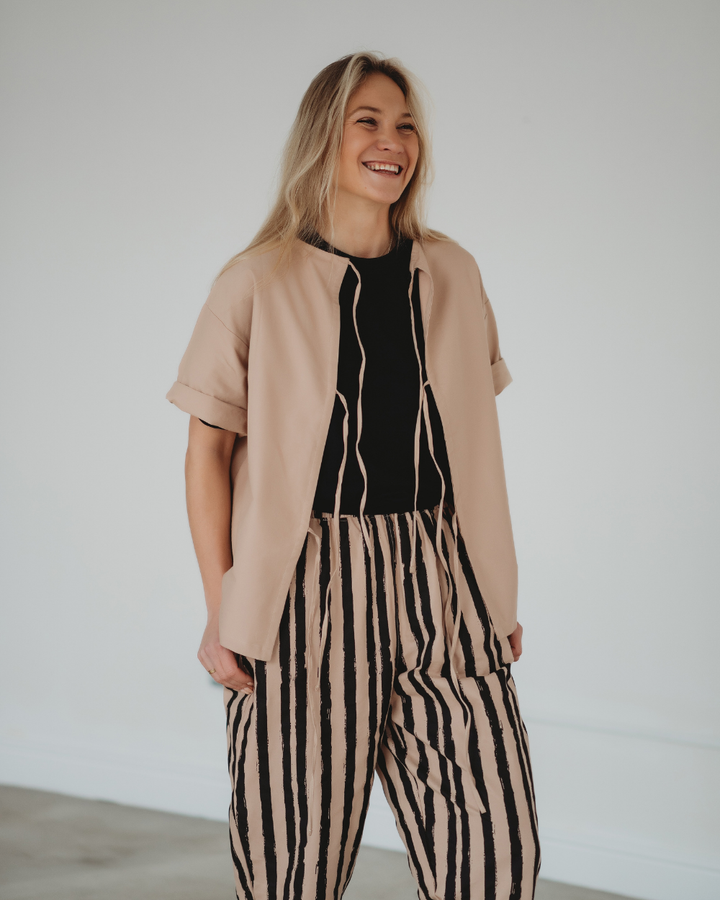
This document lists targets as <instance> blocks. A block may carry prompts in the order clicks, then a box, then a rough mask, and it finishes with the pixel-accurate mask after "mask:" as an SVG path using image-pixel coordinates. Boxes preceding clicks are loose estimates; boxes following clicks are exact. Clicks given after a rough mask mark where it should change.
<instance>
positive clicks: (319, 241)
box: [302, 234, 412, 265]
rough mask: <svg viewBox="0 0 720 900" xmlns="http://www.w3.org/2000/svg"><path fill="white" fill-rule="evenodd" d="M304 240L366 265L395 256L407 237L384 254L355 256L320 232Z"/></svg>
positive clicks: (333, 253)
mask: <svg viewBox="0 0 720 900" xmlns="http://www.w3.org/2000/svg"><path fill="white" fill-rule="evenodd" d="M302 240H303V241H304V242H305V243H306V244H309V245H310V246H311V247H316V248H317V249H318V250H322V251H323V252H324V253H329V254H331V255H332V256H343V257H345V258H346V259H350V260H352V261H353V263H359V264H360V265H366V264H373V263H380V262H383V261H384V260H388V259H391V258H392V257H394V256H395V254H397V253H399V252H400V251H401V250H402V249H403V246H404V244H405V241H406V240H407V239H406V238H400V240H399V241H398V243H397V244H396V245H395V246H394V247H392V248H391V249H390V250H389V251H388V252H387V253H385V254H383V255H382V256H353V255H352V253H346V252H345V250H340V249H338V248H337V247H333V246H332V244H328V242H327V241H326V240H324V239H323V238H321V237H320V235H319V234H315V235H313V236H311V237H308V238H302ZM409 243H410V244H412V241H409Z"/></svg>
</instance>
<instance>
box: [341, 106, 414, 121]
mask: <svg viewBox="0 0 720 900" xmlns="http://www.w3.org/2000/svg"><path fill="white" fill-rule="evenodd" d="M361 109H366V110H367V111H368V112H373V113H381V112H382V110H381V109H378V108H377V106H357V107H356V108H355V109H354V110H353V111H352V112H351V113H349V115H351V116H354V115H355V113H357V112H360V110H361ZM399 118H400V119H412V116H411V115H410V113H409V112H404V113H400V116H399Z"/></svg>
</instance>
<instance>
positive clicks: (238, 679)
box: [198, 644, 255, 694]
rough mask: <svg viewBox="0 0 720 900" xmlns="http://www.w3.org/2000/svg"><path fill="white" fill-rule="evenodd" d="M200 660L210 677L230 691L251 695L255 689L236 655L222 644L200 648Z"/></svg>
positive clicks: (250, 677)
mask: <svg viewBox="0 0 720 900" xmlns="http://www.w3.org/2000/svg"><path fill="white" fill-rule="evenodd" d="M198 659H199V660H200V662H201V663H202V664H203V666H204V667H205V668H206V669H207V671H208V672H209V673H210V676H211V677H212V678H213V679H214V680H215V681H217V683H218V684H222V685H224V686H225V687H227V688H230V690H233V691H242V692H243V693H245V694H251V693H252V691H253V688H254V686H255V685H254V684H253V679H252V676H251V675H249V674H248V673H247V672H246V671H245V670H244V669H243V668H242V667H241V666H239V665H238V663H237V660H236V659H235V654H234V653H233V652H232V650H228V648H227V647H223V646H222V645H221V644H207V645H205V646H203V647H201V648H200V650H199V652H198Z"/></svg>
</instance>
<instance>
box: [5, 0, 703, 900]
mask: <svg viewBox="0 0 720 900" xmlns="http://www.w3.org/2000/svg"><path fill="white" fill-rule="evenodd" d="M1 8H2V22H1V23H0V26H1V36H0V40H1V42H2V45H1V47H0V51H1V52H0V67H1V73H2V74H1V79H2V88H1V91H2V110H1V115H2V122H3V132H4V133H3V139H2V167H1V168H0V177H1V178H2V196H3V199H2V247H3V265H2V273H1V276H0V277H1V286H2V347H1V349H0V353H1V358H2V419H3V441H2V448H1V453H2V457H1V468H0V479H1V480H0V484H1V490H2V510H3V513H2V527H3V530H2V565H1V566H0V589H1V590H2V598H3V599H2V609H3V619H4V621H3V624H2V630H1V631H0V679H1V681H2V686H3V688H2V706H1V707H0V716H1V722H2V725H1V731H0V780H3V781H6V782H8V783H14V784H20V785H27V786H34V787H45V788H49V789H52V790H59V791H64V792H67V793H75V794H79V795H83V796H91V797H92V796H95V797H104V798H107V799H114V800H119V801H121V802H126V803H136V804H141V805H147V806H154V807H157V808H163V809H170V810H177V811H181V812H188V813H195V814H199V815H207V816H213V817H217V818H224V817H225V815H226V809H227V802H228V796H227V795H228V787H227V785H228V782H227V773H226V770H225V737H224V721H223V709H222V694H221V691H220V690H219V688H217V687H216V686H215V685H214V683H212V682H211V681H210V680H209V678H208V676H206V675H205V674H204V673H203V671H202V669H201V668H200V665H199V663H198V662H197V660H196V658H195V654H196V651H197V645H198V642H199V639H200V635H201V633H202V628H203V624H204V604H203V600H202V592H201V584H200V578H199V573H198V570H197V564H196V562H195V558H194V555H193V551H192V545H191V541H190V534H189V529H188V526H187V518H186V512H185V501H184V483H183V463H184V452H185V446H186V437H187V427H188V417H187V416H186V415H184V414H181V413H180V412H179V411H178V410H177V409H176V408H175V407H173V406H171V405H170V404H169V403H168V402H167V401H166V400H165V393H166V392H167V390H168V389H169V387H170V385H171V384H172V382H173V381H174V379H175V376H176V373H177V365H178V362H179V360H180V356H181V355H182V352H183V351H184V349H185V346H186V344H187V341H188V339H189V337H190V332H191V330H192V327H193V325H194V322H195V319H196V317H197V314H198V312H199V309H200V306H201V305H202V303H203V301H204V299H205V296H206V295H207V292H208V290H209V287H210V284H211V282H212V279H213V277H214V276H215V274H216V273H217V271H218V270H219V268H220V267H221V266H222V265H223V263H224V262H225V261H226V260H227V259H228V258H229V257H230V256H231V255H232V254H233V253H235V252H236V251H237V250H238V249H240V248H242V247H243V246H244V245H245V244H246V243H247V242H248V241H249V239H250V238H251V237H252V235H253V233H254V231H255V230H256V229H257V227H258V226H259V224H260V222H261V220H262V219H263V217H264V215H265V213H266V211H267V208H268V204H269V201H270V198H271V196H272V185H273V181H274V178H275V174H276V170H277V163H278V159H279V154H280V150H281V147H282V144H283V141H284V139H285V136H286V134H287V131H288V129H289V126H290V124H291V122H292V119H293V117H294V115H295V111H296V109H297V105H298V103H299V101H300V98H301V96H302V93H303V91H304V90H305V88H306V87H307V85H308V83H309V81H310V79H311V78H312V77H313V76H314V75H315V73H316V72H317V71H318V70H319V69H321V68H322V67H323V66H324V65H326V64H327V63H328V62H330V61H332V60H333V59H336V58H337V57H339V56H342V55H344V54H345V53H349V52H352V51H355V50H358V49H370V50H377V51H380V52H381V53H385V54H387V55H395V56H398V57H399V58H400V59H401V60H402V61H403V62H404V63H405V64H406V65H407V66H409V68H410V69H411V70H413V71H414V72H416V74H417V75H418V76H419V77H420V78H421V79H422V80H423V82H424V83H425V84H426V85H427V87H428V90H429V92H430V94H431V96H432V98H433V101H434V107H435V112H434V121H435V156H436V165H437V177H436V181H435V187H434V189H433V192H432V195H431V203H430V223H431V224H432V225H433V226H434V227H436V228H439V229H441V230H443V231H446V232H448V233H449V234H451V235H452V236H453V237H455V238H456V239H457V240H459V241H460V243H462V244H463V245H464V246H465V247H466V248H467V249H468V250H470V252H472V253H473V254H474V255H475V257H476V259H477V260H478V263H479V265H480V268H481V271H482V273H483V277H484V280H485V285H486V288H487V291H488V294H489V296H490V298H491V300H492V302H493V307H494V309H495V313H496V317H497V321H498V326H499V333H500V343H501V348H502V350H503V354H504V356H505V358H506V360H507V363H508V366H509V368H510V371H511V372H512V374H513V377H514V383H513V384H512V385H511V386H510V387H509V388H508V389H507V390H506V391H504V392H503V394H502V395H501V396H500V397H499V398H498V403H499V409H500V416H501V427H502V435H503V445H504V452H505V459H506V469H507V477H508V484H509V491H510V503H511V511H512V516H513V524H514V528H515V535H516V543H517V551H518V559H519V565H520V616H519V617H520V621H521V622H522V623H523V625H524V628H525V652H524V654H523V657H522V660H521V661H520V662H519V663H518V664H517V665H516V666H514V667H513V672H514V675H515V679H516V682H517V685H518V691H519V694H520V700H521V705H522V710H523V714H524V717H525V720H526V724H527V727H528V730H529V732H530V740H531V749H532V752H533V761H534V772H535V783H536V789H537V795H538V806H539V814H540V824H541V837H542V841H543V852H544V862H543V870H542V874H543V875H544V876H545V877H548V878H556V879H559V880H564V881H569V882H575V883H581V884H585V885H588V886H594V887H599V888H605V889H608V890H614V891H618V892H622V893H625V894H629V895H632V896H637V897H644V898H651V900H681V898H682V900H684V898H687V897H688V896H692V897H693V898H694V900H709V898H711V897H713V898H715V897H717V896H720V855H719V854H718V848H720V821H719V819H718V802H717V801H718V799H720V766H719V764H718V763H719V762H720V753H719V751H720V722H719V716H718V696H719V695H720V691H719V690H718V686H719V684H720V679H719V676H720V672H719V671H718V652H717V640H718V638H717V634H718V625H719V624H720V622H719V621H718V618H719V617H718V605H719V604H718V602H717V601H718V587H717V575H718V573H717V559H718V550H717V547H718V544H719V538H720V535H719V533H718V531H719V529H718V499H719V498H718V468H717V458H718V446H719V440H718V439H719V437H720V435H719V434H718V431H719V429H718V404H719V399H720V398H719V397H718V365H717V356H718V351H717V341H718V325H719V324H720V316H719V314H718V305H717V304H718V299H719V298H718V273H717V260H718V247H719V246H720V240H719V239H720V234H719V231H720V229H719V228H718V224H719V223H718V218H719V214H718V209H719V205H718V200H719V199H720V198H719V196H718V193H719V192H718V169H719V167H718V159H720V139H719V138H720V128H719V124H718V110H719V109H720V106H719V105H718V102H719V100H720V98H719V97H718V94H719V93H720V91H719V86H720V54H719V53H718V46H719V42H718V38H719V37H720V4H718V3H717V2H698V0H682V2H679V0H678V2H664V0H659V2H647V0H627V2H621V0H582V2H579V0H578V2H568V0H538V2H532V3H531V2H519V0H503V2H499V0H498V2H487V0H475V2H457V0H445V2H442V3H437V2H427V0H415V2H413V3H393V2H390V3H388V2H382V3H381V2H377V0H365V2H363V3H361V4H358V3H356V4H350V3H345V2H330V0H305V2H302V3H295V2H289V0H285V2H277V3H273V2H267V3H260V2H257V3H255V2H240V0H236V2H230V0H203V2H199V0H198V2H180V0H179V2H160V0H143V2H139V0H129V2H128V0H123V2H116V0H111V2H87V0H86V2H76V0H67V2H49V0H47V2H34V0H28V2H4V3H2V7H1ZM366 839H367V840H368V841H369V842H371V843H376V844H381V845H382V844H384V845H386V846H389V845H394V846H397V845H398V844H397V837H396V836H395V835H394V829H393V826H392V822H391V821H389V812H388V810H387V808H386V807H385V806H384V804H383V801H382V798H381V796H378V795H377V794H376V795H375V796H374V800H373V807H372V811H371V815H370V818H369V822H368V827H367V831H366Z"/></svg>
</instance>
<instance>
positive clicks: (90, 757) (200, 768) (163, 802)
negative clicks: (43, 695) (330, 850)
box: [0, 741, 720, 900]
mask: <svg viewBox="0 0 720 900" xmlns="http://www.w3.org/2000/svg"><path fill="white" fill-rule="evenodd" d="M0 782H2V783H5V784H12V785H16V786H18V787H27V788H36V789H39V790H47V791H56V792H58V793H63V794H71V795H73V796H77V797H85V798H87V799H93V800H110V801H114V802H116V803H123V804H127V805H131V806H139V807H144V808H146V809H157V810H162V811H165V812H173V813H180V814H183V815H190V816H201V817H203V818H208V819H216V820H218V821H226V820H227V809H228V802H229V780H228V775H227V771H226V770H225V768H224V761H223V764H222V765H221V764H220V762H218V765H217V767H213V766H210V765H194V764H190V763H184V762H177V761H175V762H173V761H168V760H167V759H156V758H146V757H140V756H133V755H130V754H121V753H114V752H112V751H107V750H104V749H103V750H98V749H97V748H87V747H85V748H83V747H70V746H64V747H56V746H45V745H37V744H31V743H30V742H25V741H2V742H0ZM363 843H364V844H365V845H367V846H371V847H380V848H383V849H387V850H400V851H402V850H403V849H404V848H403V845H402V842H401V841H400V838H399V836H398V833H397V830H396V827H395V819H394V817H393V815H392V813H391V811H390V809H389V807H388V806H387V804H386V802H385V798H384V796H383V794H382V789H381V787H380V783H379V780H378V779H376V780H375V785H374V787H373V794H372V797H371V801H370V808H369V810H368V816H367V821H366V825H365V831H364V834H363ZM541 845H542V858H543V862H542V869H541V873H540V874H541V877H543V878H548V879H551V880H554V881H562V882H565V883H568V884H576V885H581V886H583V887H589V888H595V889H597V890H604V891H610V892H613V893H618V894H623V895H625V896H628V897H637V898H641V900H687V898H688V897H692V898H693V900H718V898H720V869H718V868H717V866H716V864H715V861H714V860H701V859H693V860H689V859H684V858H680V857H675V858H669V856H668V854H667V853H666V852H664V850H662V849H658V850H657V852H653V848H652V847H651V848H648V847H647V846H645V845H643V846H642V847H639V846H630V845H629V844H628V842H627V840H624V841H623V842H622V843H617V842H615V843H613V842H612V841H608V839H607V837H606V836H605V837H602V838H601V837H598V836H584V837H582V838H578V837H577V836H574V835H569V834H563V833H559V832H552V833H551V832H548V831H545V832H542V831H541Z"/></svg>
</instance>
